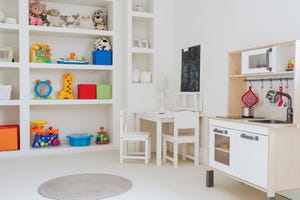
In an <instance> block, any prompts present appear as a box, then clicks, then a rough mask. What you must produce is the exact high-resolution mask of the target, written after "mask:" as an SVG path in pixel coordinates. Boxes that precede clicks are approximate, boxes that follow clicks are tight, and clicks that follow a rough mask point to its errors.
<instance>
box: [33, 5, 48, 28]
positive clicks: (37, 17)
mask: <svg viewBox="0 0 300 200" xmlns="http://www.w3.org/2000/svg"><path fill="white" fill-rule="evenodd" d="M46 13H47V11H46V5H45V4H42V3H41V2H40V1H39V0H36V1H34V2H29V24H30V25H37V26H42V25H43V20H42V15H43V14H46Z"/></svg>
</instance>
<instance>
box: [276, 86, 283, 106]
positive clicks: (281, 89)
mask: <svg viewBox="0 0 300 200" xmlns="http://www.w3.org/2000/svg"><path fill="white" fill-rule="evenodd" d="M282 91H283V88H282V86H280V87H279V92H281V93H282ZM282 105H283V99H282V95H280V96H279V101H278V104H277V106H278V107H281V106H282Z"/></svg>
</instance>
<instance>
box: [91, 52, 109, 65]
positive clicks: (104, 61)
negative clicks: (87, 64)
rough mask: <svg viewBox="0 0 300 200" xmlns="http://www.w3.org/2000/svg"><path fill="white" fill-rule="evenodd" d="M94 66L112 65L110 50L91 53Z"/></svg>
mask: <svg viewBox="0 0 300 200" xmlns="http://www.w3.org/2000/svg"><path fill="white" fill-rule="evenodd" d="M93 64H94V65H112V51H111V50H95V51H93Z"/></svg>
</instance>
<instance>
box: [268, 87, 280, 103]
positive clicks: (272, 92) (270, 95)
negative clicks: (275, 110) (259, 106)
mask: <svg viewBox="0 0 300 200" xmlns="http://www.w3.org/2000/svg"><path fill="white" fill-rule="evenodd" d="M275 93H276V91H275V90H272V89H271V90H269V91H268V92H267V94H266V98H267V99H268V100H269V101H270V102H272V98H273V96H274V95H275ZM278 100H279V97H278V96H276V97H275V101H274V103H277V102H278Z"/></svg>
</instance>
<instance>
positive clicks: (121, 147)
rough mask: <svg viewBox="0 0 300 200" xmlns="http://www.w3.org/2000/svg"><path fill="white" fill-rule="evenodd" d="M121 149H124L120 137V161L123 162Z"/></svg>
mask: <svg viewBox="0 0 300 200" xmlns="http://www.w3.org/2000/svg"><path fill="white" fill-rule="evenodd" d="M123 151H124V146H123V140H122V139H121V140H120V163H123V161H124V160H123V155H124V154H123V153H124V152H123Z"/></svg>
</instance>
